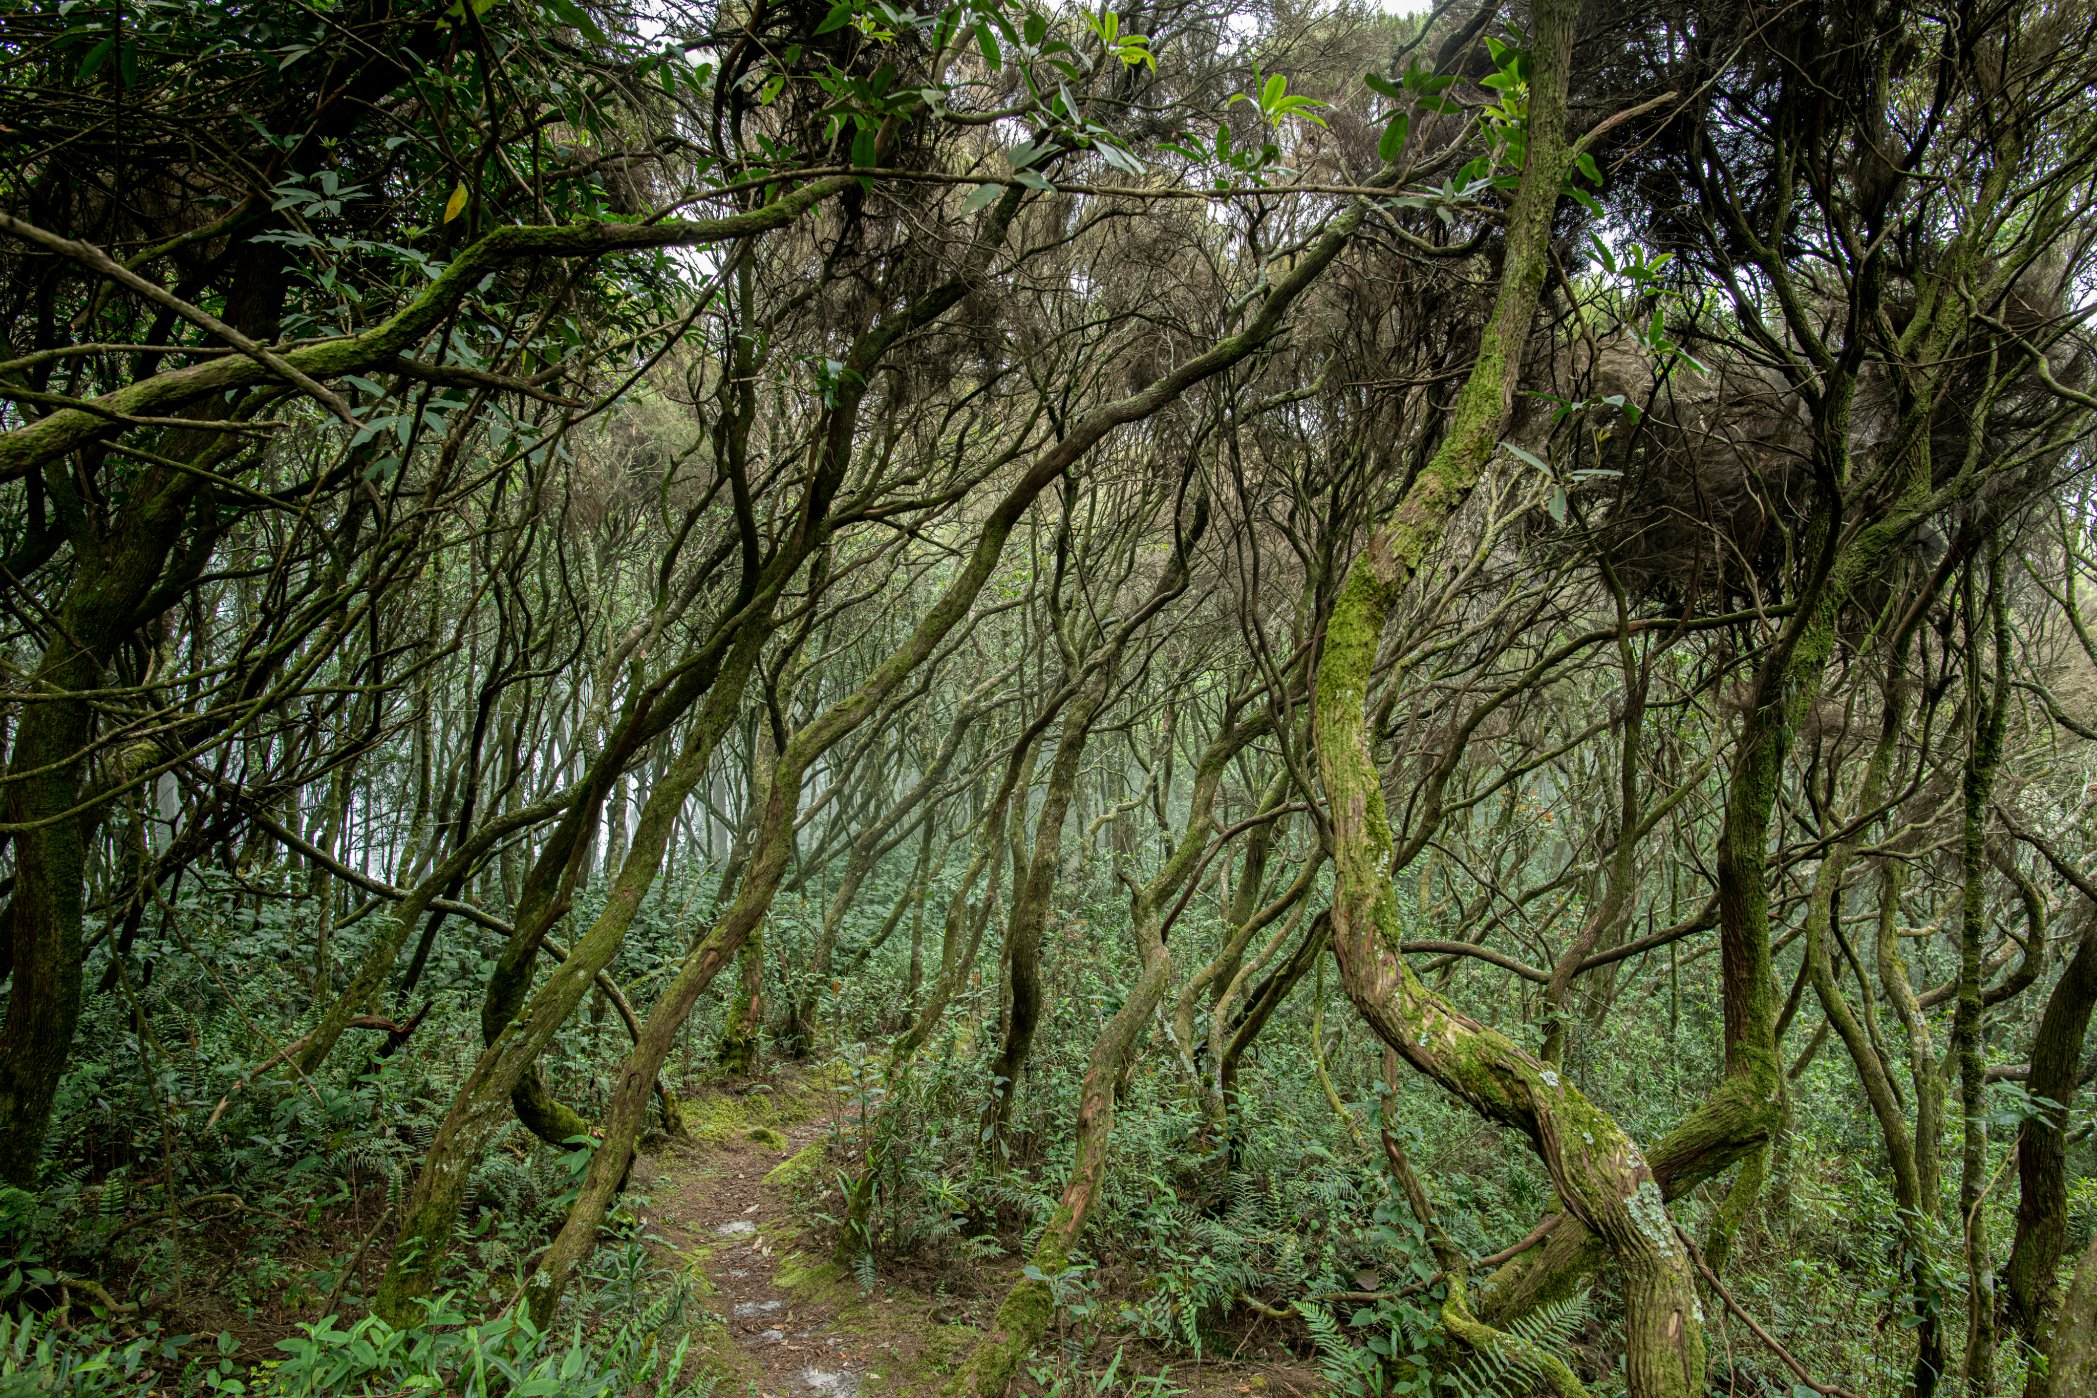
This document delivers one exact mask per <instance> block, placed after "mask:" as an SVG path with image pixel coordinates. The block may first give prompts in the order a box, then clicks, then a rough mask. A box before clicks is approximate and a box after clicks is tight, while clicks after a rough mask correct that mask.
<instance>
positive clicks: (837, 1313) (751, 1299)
mask: <svg viewBox="0 0 2097 1398" xmlns="http://www.w3.org/2000/svg"><path fill="white" fill-rule="evenodd" d="M687 1106H688V1114H689V1116H690V1117H691V1119H692V1120H691V1126H692V1135H691V1138H690V1139H688V1140H684V1141H673V1142H668V1143H665V1144H662V1145H660V1146H658V1147H656V1148H654V1149H652V1150H650V1151H648V1152H646V1153H644V1154H643V1155H642V1157H641V1159H640V1161H639V1162H638V1163H637V1164H636V1166H635V1182H636V1184H637V1186H638V1192H639V1194H640V1195H641V1196H642V1197H644V1198H645V1199H646V1200H647V1204H646V1206H645V1207H644V1208H642V1209H641V1210H640V1216H641V1218H642V1220H643V1222H644V1223H645V1224H646V1226H647V1228H648V1230H649V1231H650V1232H652V1233H653V1234H655V1235H656V1236H657V1237H659V1238H661V1239H662V1240H663V1243H664V1245H665V1247H666V1249H667V1250H668V1251H669V1252H670V1253H672V1254H674V1258H672V1259H669V1260H674V1261H675V1262H677V1263H678V1264H679V1265H681V1266H682V1267H684V1268H685V1269H687V1272H688V1274H689V1275H690V1276H691V1277H692V1279H693V1280H694V1281H695V1282H697V1284H698V1289H699V1291H700V1293H701V1294H702V1296H703V1297H704V1304H705V1306H706V1308H707V1309H708V1310H710V1311H712V1312H715V1313H717V1314H718V1315H720V1316H721V1317H722V1322H721V1323H720V1324H718V1325H709V1326H707V1327H706V1328H705V1329H703V1330H702V1331H700V1332H699V1333H697V1334H696V1335H695V1336H694V1337H693V1340H694V1343H693V1353H694V1357H695V1358H697V1360H698V1362H699V1363H700V1364H701V1366H702V1367H703V1370H704V1372H707V1373H710V1374H714V1375H716V1376H717V1377H718V1382H717V1384H716V1386H715V1388H714V1390H713V1391H714V1394H715V1398H886V1396H887V1395H905V1394H907V1395H913V1398H927V1396H928V1395H936V1394H938V1393H939V1392H940V1391H941V1389H943V1388H944V1387H945V1386H946V1384H947V1382H948V1381H949V1379H950V1378H951V1377H952V1375H953V1373H954V1370H955V1367H956V1365H957V1364H959V1362H960V1361H961V1360H962V1359H963V1358H964V1357H965V1356H966V1355H967V1353H968V1350H969V1347H970V1346H971V1345H972V1344H973V1343H974V1342H975V1339H976V1337H977V1333H978V1332H977V1330H976V1328H975V1327H976V1326H978V1325H982V1324H986V1323H988V1321H989V1318H990V1315H991V1313H992V1312H993V1311H994V1310H995V1308H996V1305H997V1301H998V1298H999V1297H1000V1296H1001V1295H1002V1292H1003V1287H1004V1285H1005V1283H1006V1278H1007V1276H1008V1271H1007V1269H1006V1268H1002V1267H998V1266H996V1265H995V1264H992V1265H991V1266H990V1267H989V1268H988V1270H987V1272H981V1273H980V1274H978V1273H979V1271H980V1269H973V1268H968V1267H965V1266H951V1267H948V1268H944V1269H940V1270H939V1271H938V1272H937V1274H936V1275H933V1276H931V1277H930V1279H929V1280H928V1276H927V1274H924V1273H919V1274H918V1275H916V1276H915V1278H914V1280H915V1282H916V1283H917V1284H918V1285H921V1286H926V1287H928V1289H929V1290H936V1291H937V1292H938V1293H940V1294H938V1295H929V1294H920V1293H919V1292H918V1291H916V1290H913V1289H912V1287H911V1285H910V1284H908V1283H905V1282H902V1281H901V1280H900V1279H898V1278H893V1277H884V1278H882V1279H881V1280H880V1282H879V1283H878V1284H877V1285H876V1286H875V1287H874V1288H873V1289H872V1290H871V1291H867V1292H862V1291H861V1289H860V1286H859V1284H858V1282H857V1280H856V1279H855V1278H854V1277H853V1276H852V1275H851V1274H850V1272H849V1271H848V1270H847V1269H846V1268H843V1267H841V1266H839V1265H838V1264H837V1263H836V1262H835V1261H834V1260H833V1259H832V1258H831V1256H830V1252H829V1247H828V1239H827V1236H826V1234H825V1233H824V1231H823V1230H822V1229H820V1228H818V1227H816V1226H814V1225H813V1224H812V1223H811V1221H810V1220H809V1219H808V1218H807V1216H806V1214H807V1210H808V1208H809V1207H810V1206H811V1205H815V1206H820V1204H821V1202H823V1201H824V1196H826V1194H828V1193H829V1190H828V1188H827V1187H828V1186H829V1185H830V1184H831V1182H832V1180H833V1179H834V1171H835V1169H836V1165H835V1163H834V1162H833V1161H831V1160H828V1159H826V1158H825V1148H826V1145H827V1143H828V1141H829V1139H830V1134H831V1130H832V1123H833V1122H834V1121H835V1120H836V1119H837V1118H838V1116H839V1114H840V1112H841V1111H842V1108H843V1104H842V1102H841V1101H840V1099H839V1096H838V1094H837V1093H836V1091H835V1090H834V1089H833V1088H832V1087H831V1086H829V1085H828V1084H827V1083H825V1082H824V1081H823V1080H822V1079H821V1078H820V1077H817V1076H815V1075H812V1074H811V1075H808V1076H804V1077H790V1076H789V1077H781V1078H778V1079H775V1080H773V1081H771V1082H768V1083H761V1084H757V1085H755V1086H754V1087H753V1088H751V1089H750V1090H749V1091H748V1092H746V1093H744V1094H740V1095H710V1096H707V1097H704V1098H701V1099H700V1100H698V1101H695V1102H692V1103H689V1104H687ZM1131 1357H1132V1359H1133V1354H1132V1356H1131ZM1102 1362H1104V1361H1102ZM1141 1367H1142V1365H1141V1361H1137V1362H1134V1363H1130V1364H1128V1365H1126V1366H1124V1367H1123V1369H1122V1373H1123V1374H1124V1375H1127V1376H1128V1377H1124V1378H1123V1379H1122V1381H1121V1384H1119V1385H1116V1386H1115V1388H1114V1390H1113V1391H1115V1392H1117V1393H1122V1392H1126V1393H1136V1392H1138V1391H1144V1392H1151V1391H1155V1392H1159V1393H1171V1394H1178V1395H1182V1396H1183V1398H1236V1395H1239V1394H1275V1395H1280V1394H1302V1393H1311V1392H1315V1391H1317V1389H1318V1385H1317V1382H1316V1379H1315V1377H1314V1376H1313V1375H1311V1374H1310V1373H1308V1372H1306V1371H1305V1370H1302V1369H1299V1368H1297V1367H1295V1366H1294V1365H1292V1364H1287V1363H1283V1364H1263V1363H1259V1362H1246V1363H1243V1364H1237V1363H1230V1362H1223V1363H1218V1362H1216V1361H1215V1360H1213V1359H1212V1360H1211V1361H1210V1362H1209V1363H1208V1364H1207V1365H1200V1364H1197V1365H1194V1366H1192V1368H1191V1369H1190V1368H1188V1367H1187V1366H1185V1365H1184V1364H1174V1365H1172V1366H1169V1367H1170V1368H1171V1369H1172V1371H1173V1372H1172V1378H1173V1382H1172V1383H1171V1384H1169V1385H1159V1386H1158V1387H1157V1388H1155V1389H1154V1390H1153V1389H1151V1388H1149V1387H1147V1386H1145V1385H1143V1383H1142V1381H1141V1380H1137V1379H1135V1378H1134V1376H1135V1375H1136V1374H1137V1373H1139V1372H1140V1370H1141ZM1159 1367H1166V1366H1163V1365H1162V1363H1161V1364H1160V1366H1159ZM1021 1387H1022V1388H1023V1389H1025V1391H1027V1392H1038V1391H1039V1389H1038V1388H1037V1387H1035V1386H1033V1385H1031V1384H1024V1383H1023V1384H1022V1385H1021ZM1059 1391H1063V1390H1059ZM1069 1391H1072V1392H1083V1393H1091V1392H1094V1391H1096V1390H1094V1389H1093V1388H1091V1387H1090V1386H1089V1385H1087V1386H1085V1387H1083V1388H1073V1389H1071V1390H1069Z"/></svg>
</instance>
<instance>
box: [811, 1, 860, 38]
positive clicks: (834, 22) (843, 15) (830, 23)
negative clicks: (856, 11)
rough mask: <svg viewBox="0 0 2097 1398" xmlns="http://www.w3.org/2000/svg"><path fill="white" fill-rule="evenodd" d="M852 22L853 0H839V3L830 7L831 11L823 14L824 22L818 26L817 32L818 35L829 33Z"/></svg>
mask: <svg viewBox="0 0 2097 1398" xmlns="http://www.w3.org/2000/svg"><path fill="white" fill-rule="evenodd" d="M851 22H852V0H837V3H836V4H835V5H832V6H831V7H830V13H829V14H827V15H824V16H823V22H822V23H821V24H819V25H817V26H816V29H815V32H816V33H817V34H818V35H822V34H828V33H831V32H832V31H834V30H838V29H842V28H844V27H845V26H846V25H848V24H850V23H851Z"/></svg>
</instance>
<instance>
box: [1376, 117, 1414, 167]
mask: <svg viewBox="0 0 2097 1398" xmlns="http://www.w3.org/2000/svg"><path fill="white" fill-rule="evenodd" d="M1411 128H1412V119H1411V118H1410V117H1408V116H1407V115H1406V114H1405V113H1404V112H1400V113H1398V115H1396V116H1394V117H1392V118H1391V119H1390V120H1389V121H1388V122H1386V123H1385V124H1384V128H1383V135H1381V136H1379V137H1377V139H1376V155H1377V158H1378V159H1380V160H1382V161H1383V162H1384V164H1386V165H1389V164H1391V163H1392V162H1394V161H1396V160H1397V159H1398V157H1399V156H1400V155H1401V154H1402V153H1403V152H1404V150H1405V138H1406V136H1407V135H1408V134H1410V132H1411Z"/></svg>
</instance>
